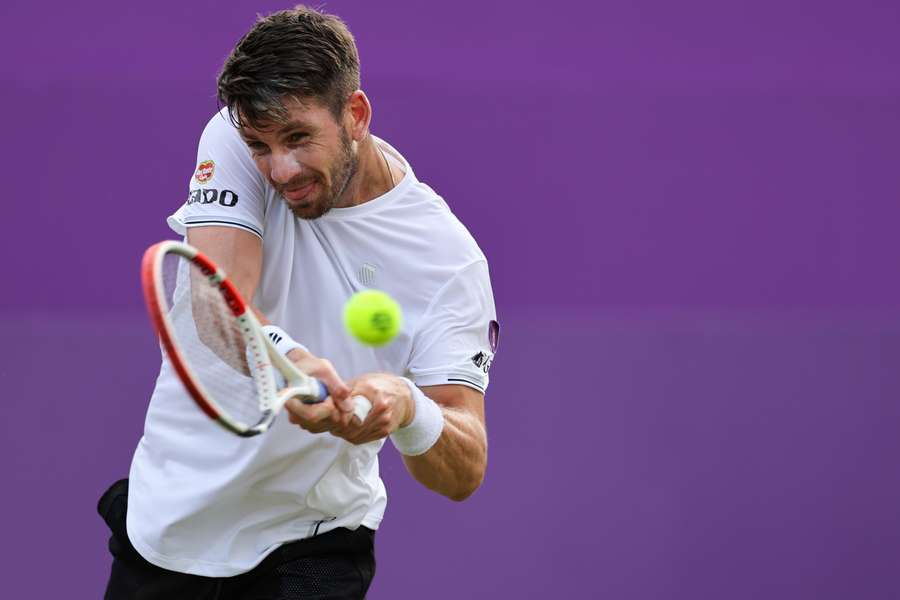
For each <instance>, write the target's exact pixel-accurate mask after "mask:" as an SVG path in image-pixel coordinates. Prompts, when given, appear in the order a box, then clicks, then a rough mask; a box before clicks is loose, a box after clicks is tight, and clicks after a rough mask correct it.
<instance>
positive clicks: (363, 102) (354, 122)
mask: <svg viewBox="0 0 900 600" xmlns="http://www.w3.org/2000/svg"><path fill="white" fill-rule="evenodd" d="M345 115H346V123H347V124H348V125H349V126H350V138H351V139H352V140H353V141H356V142H360V141H362V139H363V138H364V137H366V134H367V133H369V123H371V122H372V105H371V104H369V99H368V98H367V97H366V94H365V92H363V91H362V90H356V91H355V92H353V93H352V94H350V98H349V99H348V100H347V108H346V110H345Z"/></svg>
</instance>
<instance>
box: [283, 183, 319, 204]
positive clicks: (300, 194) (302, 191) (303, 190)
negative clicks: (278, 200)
mask: <svg viewBox="0 0 900 600" xmlns="http://www.w3.org/2000/svg"><path fill="white" fill-rule="evenodd" d="M314 187H316V182H315V181H310V182H309V183H305V184H303V185H300V186H294V187H291V188H287V189H284V190H282V191H281V195H282V196H283V197H284V199H285V200H287V201H288V202H290V203H291V204H301V203H303V201H304V200H306V198H307V196H309V194H310V192H312V190H313V188H314Z"/></svg>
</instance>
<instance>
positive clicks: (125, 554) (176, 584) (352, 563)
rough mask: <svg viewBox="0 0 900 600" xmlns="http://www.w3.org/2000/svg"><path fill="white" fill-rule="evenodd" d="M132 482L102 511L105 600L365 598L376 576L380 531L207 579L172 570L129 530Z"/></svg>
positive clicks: (318, 541)
mask: <svg viewBox="0 0 900 600" xmlns="http://www.w3.org/2000/svg"><path fill="white" fill-rule="evenodd" d="M127 507H128V480H127V479H122V480H120V481H117V482H116V483H114V484H113V485H112V487H110V488H109V489H108V490H107V491H106V493H104V494H103V497H101V498H100V503H99V504H98V506H97V510H98V512H99V513H100V516H101V517H103V520H104V521H106V524H107V525H108V526H109V529H110V531H111V532H112V535H111V536H110V538H109V551H110V553H112V555H113V563H112V572H111V574H110V577H109V583H108V584H107V587H106V594H105V595H104V598H105V600H137V599H140V600H157V599H158V600H179V599H182V598H183V599H185V600H206V599H209V600H276V599H277V600H293V599H295V598H297V599H300V598H302V599H303V600H313V599H315V600H319V599H321V600H325V599H326V598H327V599H329V600H331V599H335V600H337V599H348V600H349V599H351V598H353V599H358V598H364V597H365V595H366V590H368V589H369V584H370V583H371V582H372V578H373V577H374V576H375V548H374V544H375V532H374V531H373V530H371V529H368V528H366V527H360V528H359V529H357V530H356V531H351V530H349V529H344V528H338V529H335V530H332V531H329V532H327V533H323V534H321V535H317V536H314V537H311V538H308V539H305V540H299V541H297V542H291V543H288V544H284V545H283V546H281V547H279V548H278V549H277V550H275V551H274V552H272V553H271V554H270V555H269V556H267V557H266V558H265V559H264V560H263V561H262V562H261V563H260V564H259V565H257V566H256V567H255V568H253V569H252V570H251V571H248V572H246V573H242V574H240V575H235V576H234V577H201V576H200V575H189V574H187V573H178V572H175V571H169V570H167V569H163V568H160V567H157V566H156V565H153V564H151V563H149V562H147V561H146V560H144V558H143V557H142V556H141V555H140V554H138V552H137V550H135V549H134V546H132V545H131V542H130V541H129V539H128V535H127V533H126V531H125V514H126V511H127Z"/></svg>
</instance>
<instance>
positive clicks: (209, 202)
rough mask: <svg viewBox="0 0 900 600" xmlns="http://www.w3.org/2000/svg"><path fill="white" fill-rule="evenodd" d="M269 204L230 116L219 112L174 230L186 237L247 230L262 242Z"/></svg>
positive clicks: (203, 144)
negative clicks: (209, 228)
mask: <svg viewBox="0 0 900 600" xmlns="http://www.w3.org/2000/svg"><path fill="white" fill-rule="evenodd" d="M265 200H266V192H265V182H264V180H263V178H262V175H261V174H260V172H259V170H258V169H257V168H256V164H255V163H254V162H253V158H252V157H251V156H250V151H249V149H248V148H247V146H246V145H245V144H244V141H243V140H242V139H241V137H240V135H238V131H237V129H235V127H234V125H232V123H231V121H229V120H228V116H227V114H225V113H224V112H219V113H217V114H216V115H214V116H213V118H212V119H211V120H210V121H209V123H208V124H207V125H206V129H204V130H203V135H202V136H201V137H200V145H199V147H198V149H197V166H196V168H195V169H194V174H193V175H192V176H191V180H190V185H189V190H188V197H187V200H186V201H185V203H184V204H183V205H182V206H181V208H179V209H178V210H177V211H176V212H175V214H173V215H172V216H170V217H169V218H168V224H169V227H171V228H172V230H174V231H175V232H176V233H178V234H180V235H185V233H186V230H187V229H188V228H190V227H198V226H204V225H219V226H225V227H238V228H240V229H245V230H247V231H251V232H253V233H255V234H256V235H258V236H259V237H260V238H261V237H262V236H263V223H264V222H265Z"/></svg>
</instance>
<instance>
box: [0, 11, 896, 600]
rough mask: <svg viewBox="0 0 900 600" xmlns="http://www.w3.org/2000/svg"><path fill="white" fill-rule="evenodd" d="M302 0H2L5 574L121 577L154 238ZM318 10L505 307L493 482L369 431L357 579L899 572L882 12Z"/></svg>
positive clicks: (541, 594)
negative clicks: (113, 487) (237, 88)
mask: <svg viewBox="0 0 900 600" xmlns="http://www.w3.org/2000/svg"><path fill="white" fill-rule="evenodd" d="M288 5H289V4H276V3H272V2H254V3H240V4H238V3H228V4H227V5H225V4H222V3H215V2H209V1H206V2H172V1H168V0H167V1H161V2H155V3H135V4H131V3H121V2H111V1H108V0H103V1H98V2H94V3H91V4H90V5H89V6H84V5H79V4H77V3H59V6H52V7H51V6H48V5H40V6H39V5H34V7H33V8H32V7H30V6H27V5H26V4H25V3H6V4H4V6H3V7H2V8H0V18H2V21H3V23H4V25H5V27H4V36H3V37H2V38H0V51H2V54H3V56H4V57H5V60H3V61H0V91H2V94H0V103H2V108H3V117H4V119H3V120H4V131H5V143H4V144H3V150H2V152H3V164H4V165H5V168H6V172H5V174H4V193H5V201H4V203H3V210H4V212H5V219H6V223H7V226H6V231H5V233H4V235H3V236H0V252H2V256H3V257H4V260H3V261H2V262H0V269H2V282H3V290H4V293H3V294H2V295H0V329H2V331H3V332H4V333H3V336H4V337H3V339H4V341H5V342H6V343H4V344H3V345H2V350H0V353H2V354H0V389H2V390H3V392H2V396H3V402H4V405H5V408H6V409H7V415H8V416H7V418H5V419H4V420H3V425H2V427H3V435H2V441H0V444H2V445H0V456H3V460H4V463H5V465H4V466H5V469H4V472H5V473H6V477H7V479H6V481H5V483H4V486H3V489H4V494H3V500H2V503H3V504H2V506H3V512H4V515H5V516H6V519H7V526H6V532H5V533H6V535H5V542H4V543H3V544H2V546H0V548H2V550H0V552H2V553H3V555H2V564H3V565H4V566H5V569H4V571H5V572H6V573H7V575H6V576H5V583H6V586H5V589H6V590H7V591H6V592H5V594H4V595H6V596H9V597H19V598H25V597H29V598H31V597H35V598H36V597H41V598H44V597H46V598H51V597H73V598H74V597H78V598H89V597H99V596H100V595H101V590H102V587H103V585H104V583H105V580H106V577H107V573H108V563H109V560H108V557H107V554H106V551H105V539H106V536H107V534H106V532H105V530H104V527H103V525H102V523H101V521H100V519H99V517H97V516H96V514H95V513H94V505H95V502H96V499H97V496H98V495H99V493H100V492H101V491H102V490H103V489H104V488H105V486H106V485H107V484H108V483H109V482H111V481H112V480H114V479H115V478H118V477H120V476H122V475H123V474H125V473H126V471H127V467H128V464H129V462H130V458H131V453H132V451H133V448H134V445H135V443H136V442H137V439H138V437H139V435H140V431H141V427H142V423H143V415H144V411H145V407H146V402H147V398H148V396H149V392H150V390H151V387H152V384H153V380H154V378H155V375H156V371H157V365H158V355H157V352H158V350H157V347H156V345H155V343H154V339H153V337H152V334H151V333H150V330H149V327H148V324H147V321H146V317H145V315H144V313H143V306H142V304H141V298H140V292H139V283H138V277H137V275H138V272H137V266H138V260H139V257H140V254H141V252H142V251H143V249H144V248H145V247H146V246H147V245H149V244H150V243H152V242H154V241H157V240H159V239H162V238H167V237H171V234H170V232H169V231H168V230H167V228H166V227H165V224H164V216H165V215H167V214H168V213H169V212H170V211H172V210H173V209H174V208H175V207H176V206H177V205H178V204H180V203H181V201H182V200H183V198H184V196H185V193H186V183H187V180H188V178H189V177H190V175H191V172H192V170H193V167H194V162H195V150H196V142H197V139H198V136H199V134H200V131H201V130H202V127H203V125H204V124H205V122H206V120H207V119H208V117H209V116H210V114H211V113H212V111H214V110H215V101H214V98H213V94H214V79H215V75H216V73H217V71H218V69H219V67H220V65H221V62H222V60H223V59H224V57H225V56H226V55H227V53H228V52H229V50H230V48H231V46H232V45H233V43H234V42H235V41H236V39H237V38H238V37H239V36H240V35H241V34H242V33H243V32H244V31H245V30H246V29H247V28H248V27H249V26H250V24H251V23H252V20H253V18H254V16H255V14H256V13H258V12H261V13H265V12H269V11H271V10H274V9H278V8H284V7H286V6H288ZM226 7H227V8H226ZM326 8H327V9H328V10H330V11H332V12H335V13H337V14H340V15H342V16H343V17H344V18H345V19H346V20H347V21H348V23H349V25H350V26H351V28H352V29H353V31H354V32H355V34H356V36H357V40H358V43H359V47H360V52H361V55H362V63H363V88H364V89H365V90H366V91H367V92H368V93H369V95H370V98H371V99H372V101H373V104H374V107H375V119H374V123H373V130H374V131H375V132H376V133H377V134H379V135H381V136H383V137H385V138H386V139H388V140H389V141H390V142H391V143H392V144H394V145H395V146H396V147H398V148H399V149H400V150H401V151H402V152H404V154H405V155H406V156H407V157H408V158H409V160H410V161H411V162H412V164H413V165H414V167H415V168H416V171H417V174H418V175H419V177H420V178H421V179H423V180H425V181H427V182H429V183H430V184H431V185H432V186H433V187H435V188H436V189H437V190H439V191H440V192H441V193H442V194H443V195H444V196H445V197H446V198H447V200H448V201H449V202H450V204H451V206H452V207H453V209H454V210H455V211H456V213H457V214H458V215H459V216H460V218H461V219H462V220H463V222H465V223H466V224H467V225H468V226H469V227H470V229H471V230H472V231H473V233H474V234H475V236H476V238H477V239H478V240H479V241H480V243H481V245H482V247H483V249H484V250H485V252H486V254H487V255H488V257H489V259H490V261H491V266H492V275H493V278H494V286H495V294H496V299H497V303H498V307H499V312H500V316H501V322H502V324H503V335H502V339H501V347H500V354H499V356H498V358H497V360H496V362H495V366H494V368H493V370H492V381H493V383H492V385H491V389H490V391H489V393H488V399H487V407H488V408H487V410H488V422H489V423H488V424H489V430H490V439H491V446H490V450H491V451H490V467H489V471H488V476H487V480H486V481H485V484H484V486H483V487H482V489H481V490H479V492H478V493H477V494H476V495H475V496H474V497H473V498H471V499H470V500H469V501H467V502H465V503H462V504H454V503H451V502H449V501H446V500H444V499H442V498H440V497H437V496H435V495H433V494H430V493H428V492H427V491H425V490H424V489H423V488H420V487H419V486H418V485H417V484H415V483H414V482H412V480H411V478H409V477H408V476H407V475H406V473H405V472H404V471H403V467H402V464H401V463H400V461H399V460H398V458H397V455H396V453H395V452H394V451H393V449H390V448H388V449H386V450H385V452H384V453H383V455H382V456H383V471H384V476H385V478H386V480H387V484H388V489H389V493H390V497H391V501H390V505H389V508H388V513H387V515H386V520H385V522H384V524H383V526H382V530H381V532H380V534H379V538H378V558H379V567H378V569H379V570H378V575H377V577H376V579H375V582H374V584H373V587H372V590H371V594H370V598H374V599H380V598H470V597H471V598H497V597H517V598H549V597H578V598H582V597H604V598H627V599H645V598H646V599H660V598H666V599H669V598H671V599H679V600H680V599H697V598H715V599H719V598H731V599H736V598H761V597H764V598H779V599H780V598H785V599H788V598H790V599H796V598H834V599H837V598H842V599H843V598H849V597H853V598H885V599H887V598H896V597H898V596H900V568H898V564H900V516H898V514H900V509H898V507H900V469H898V451H900V436H898V435H897V431H898V426H900V408H898V398H900V394H898V392H900V375H898V359H900V317H898V313H897V309H898V308H900V277H898V259H900V243H898V241H897V235H896V229H897V222H898V219H900V205H898V197H900V168H898V166H897V159H898V149H900V148H898V139H900V70H898V68H897V65H898V60H900V42H898V39H900V38H898V36H897V23H898V22H900V8H898V5H897V3H896V2H889V1H883V2H877V1H874V0H871V1H858V2H854V3H839V2H824V3H823V2H797V1H793V2H759V1H756V2H714V1H712V0H708V1H699V0H695V1H689V2H681V3H672V2H665V1H663V0H645V1H642V2H604V3H602V5H600V6H594V5H593V4H592V3H587V2H584V3H574V2H556V3H552V4H549V5H548V4H547V3H538V2H521V1H517V2H513V1H511V0H506V1H498V2H491V3H484V2H474V1H467V2H455V3H452V4H442V5H440V6H432V5H430V4H426V3H421V2H378V3H363V2H338V1H332V2H329V3H327V5H326ZM110 250H112V251H113V252H114V253H113V254H109V255H104V254H102V253H103V252H105V251H110ZM48 563H52V565H53V566H52V567H49V566H48ZM36 585H37V586H38V589H39V590H40V591H39V592H35V591H34V587H35V586H36ZM25 590H30V591H27V592H26V591H25Z"/></svg>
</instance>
